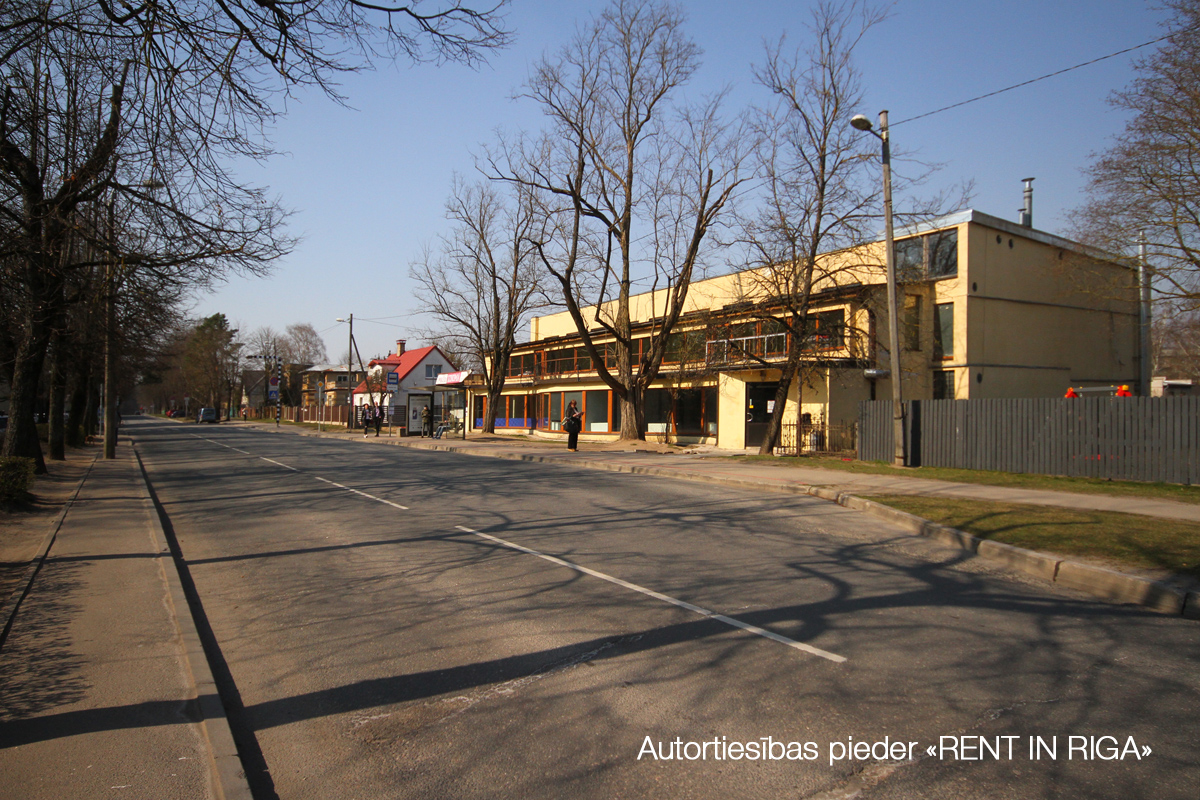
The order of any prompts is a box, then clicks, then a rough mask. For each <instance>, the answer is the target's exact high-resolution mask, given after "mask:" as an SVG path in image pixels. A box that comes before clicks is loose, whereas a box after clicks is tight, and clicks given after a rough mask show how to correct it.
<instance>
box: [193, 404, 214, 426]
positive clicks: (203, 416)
mask: <svg viewBox="0 0 1200 800" xmlns="http://www.w3.org/2000/svg"><path fill="white" fill-rule="evenodd" d="M216 421H217V410H216V409H215V408H202V409H200V413H199V414H197V415H196V422H212V423H216Z"/></svg>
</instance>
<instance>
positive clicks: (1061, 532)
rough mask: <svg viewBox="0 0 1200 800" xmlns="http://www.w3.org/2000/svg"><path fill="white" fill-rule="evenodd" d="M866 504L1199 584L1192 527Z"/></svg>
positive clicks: (1093, 516)
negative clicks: (1192, 579)
mask: <svg viewBox="0 0 1200 800" xmlns="http://www.w3.org/2000/svg"><path fill="white" fill-rule="evenodd" d="M870 499H871V500H874V501H875V502H877V503H883V504H884V505H888V506H891V507H892V508H898V509H900V510H901V511H906V512H908V513H909V514H915V515H916V516H918V517H923V518H925V519H927V520H930V521H931V522H936V523H938V524H939V525H947V526H949V527H951V528H957V529H958V530H960V531H966V532H967V533H970V534H973V535H975V536H978V537H979V538H981V539H992V540H994V541H997V542H1004V543H1005V544H1011V545H1015V546H1017V547H1024V548H1027V549H1029V550H1038V551H1041V552H1046V553H1054V554H1057V555H1063V556H1082V557H1085V558H1088V559H1095V560H1098V561H1101V562H1103V563H1107V564H1111V565H1114V566H1122V567H1129V568H1133V569H1138V570H1151V571H1155V572H1160V571H1162V572H1171V573H1176V574H1181V575H1188V576H1191V577H1193V578H1197V579H1200V525H1198V524H1196V523H1193V522H1183V521H1179V520H1168V519H1159V518H1156V517H1143V516H1140V515H1134V514H1118V513H1114V512H1105V511H1079V510H1075V509H1065V508H1050V507H1045V506H1032V505H1024V504H1021V503H998V502H986V501H981V500H946V499H943V498H935V497H912V496H907V495H904V496H898V495H887V496H879V497H871V498H870Z"/></svg>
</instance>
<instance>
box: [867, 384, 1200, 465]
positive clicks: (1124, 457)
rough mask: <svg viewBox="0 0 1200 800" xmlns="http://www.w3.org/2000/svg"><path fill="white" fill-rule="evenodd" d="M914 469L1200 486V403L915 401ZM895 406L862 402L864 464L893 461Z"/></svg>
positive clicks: (911, 424) (910, 432) (910, 427)
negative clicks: (927, 468) (977, 470)
mask: <svg viewBox="0 0 1200 800" xmlns="http://www.w3.org/2000/svg"><path fill="white" fill-rule="evenodd" d="M905 430H906V431H907V436H908V442H909V464H910V466H915V467H919V466H926V467H954V468H958V469H979V470H995V471H998V472H1025V473H1032V474H1041V475H1067V476H1071V477H1091V478H1111V479H1115V480H1131V481H1161V482H1164V483H1179V484H1194V483H1200V397H1080V398H1069V399H1068V398H1029V399H981V400H911V401H909V402H907V403H905ZM892 431H893V426H892V403H891V401H890V400H875V401H868V402H864V403H861V404H860V406H859V421H858V457H859V459H861V460H863V461H891V459H892V452H893V450H892Z"/></svg>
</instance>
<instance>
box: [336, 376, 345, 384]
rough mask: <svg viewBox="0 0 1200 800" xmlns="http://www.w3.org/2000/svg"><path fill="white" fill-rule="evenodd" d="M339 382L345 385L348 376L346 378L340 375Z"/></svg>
mask: <svg viewBox="0 0 1200 800" xmlns="http://www.w3.org/2000/svg"><path fill="white" fill-rule="evenodd" d="M337 382H338V383H345V382H346V376H345V375H338V376H337Z"/></svg>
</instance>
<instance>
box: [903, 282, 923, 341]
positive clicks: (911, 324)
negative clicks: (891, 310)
mask: <svg viewBox="0 0 1200 800" xmlns="http://www.w3.org/2000/svg"><path fill="white" fill-rule="evenodd" d="M922 300H924V298H923V297H921V295H919V294H906V295H904V347H905V349H907V350H914V351H918V352H919V351H920V349H921V305H922V303H921V301H922Z"/></svg>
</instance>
